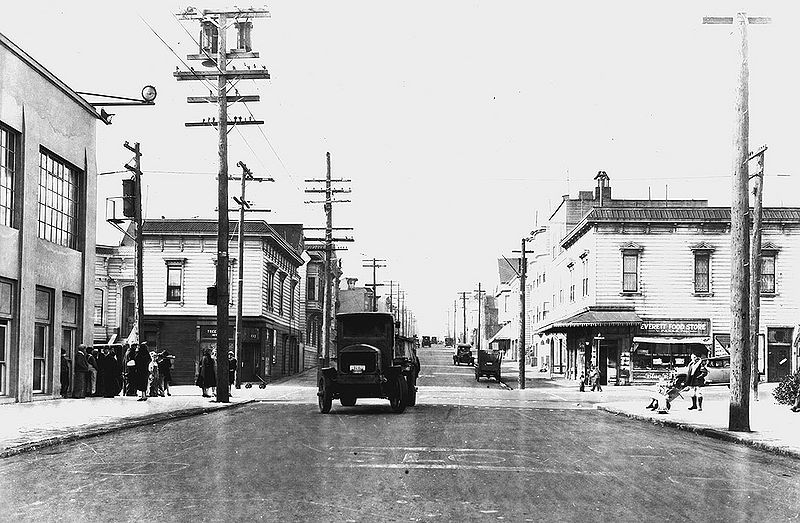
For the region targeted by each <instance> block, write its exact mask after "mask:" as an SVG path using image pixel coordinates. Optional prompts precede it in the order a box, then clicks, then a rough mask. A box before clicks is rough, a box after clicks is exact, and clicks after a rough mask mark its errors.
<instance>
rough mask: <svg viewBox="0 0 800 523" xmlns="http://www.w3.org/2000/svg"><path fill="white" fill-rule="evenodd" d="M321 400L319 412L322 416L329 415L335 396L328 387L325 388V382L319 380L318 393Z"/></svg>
mask: <svg viewBox="0 0 800 523" xmlns="http://www.w3.org/2000/svg"><path fill="white" fill-rule="evenodd" d="M317 397H318V400H319V411H320V412H321V413H322V414H327V413H329V412H330V411H331V407H332V406H333V394H332V393H331V391H330V390H328V387H326V386H325V380H319V391H318V392H317Z"/></svg>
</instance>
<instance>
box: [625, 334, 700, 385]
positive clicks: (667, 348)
mask: <svg viewBox="0 0 800 523" xmlns="http://www.w3.org/2000/svg"><path fill="white" fill-rule="evenodd" d="M692 353H694V354H698V355H700V356H701V357H706V356H707V355H708V350H707V348H706V347H705V345H703V344H701V343H647V342H641V343H639V342H635V343H634V347H633V350H632V351H631V359H632V361H633V378H634V380H637V381H656V380H658V379H659V378H660V377H662V376H665V375H668V374H669V373H670V372H672V371H673V370H675V369H679V368H681V367H685V366H686V365H688V364H689V358H690V356H691V355H692Z"/></svg>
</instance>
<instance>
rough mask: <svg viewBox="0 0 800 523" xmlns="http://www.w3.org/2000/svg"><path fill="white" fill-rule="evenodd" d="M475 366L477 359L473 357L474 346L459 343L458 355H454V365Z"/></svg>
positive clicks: (457, 347)
mask: <svg viewBox="0 0 800 523" xmlns="http://www.w3.org/2000/svg"><path fill="white" fill-rule="evenodd" d="M462 363H466V364H467V365H475V357H474V356H473V355H472V345H470V344H469V343H459V344H458V346H456V353H455V354H453V365H461V364H462Z"/></svg>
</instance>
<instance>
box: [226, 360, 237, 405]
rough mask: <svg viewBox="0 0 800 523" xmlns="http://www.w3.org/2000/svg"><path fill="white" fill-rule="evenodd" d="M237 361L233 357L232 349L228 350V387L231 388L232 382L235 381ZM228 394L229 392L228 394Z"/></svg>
mask: <svg viewBox="0 0 800 523" xmlns="http://www.w3.org/2000/svg"><path fill="white" fill-rule="evenodd" d="M237 364H238V362H237V361H236V358H235V357H234V354H233V351H228V385H229V387H230V389H232V388H233V382H234V381H236V365H237ZM229 395H230V394H229Z"/></svg>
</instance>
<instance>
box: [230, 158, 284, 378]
mask: <svg viewBox="0 0 800 523" xmlns="http://www.w3.org/2000/svg"><path fill="white" fill-rule="evenodd" d="M236 166H237V167H240V168H241V169H242V176H241V177H240V178H238V179H239V180H241V182H242V185H241V193H240V195H239V198H237V197H235V196H234V197H233V201H235V202H236V203H237V204H239V232H238V247H239V266H238V267H237V270H238V275H237V276H238V279H237V282H236V283H237V285H236V286H237V296H236V338H235V344H236V345H235V349H234V354H235V358H236V362H237V365H238V366H239V368H238V369H236V382H235V386H236V388H237V389H240V388H241V387H242V377H241V375H240V374H241V373H240V372H239V371H240V370H241V368H242V344H243V343H244V325H243V323H242V322H243V319H242V312H243V309H244V214H245V212H248V211H250V212H258V211H260V212H269V211H268V210H266V209H252V208H251V207H250V204H251V202H249V201H247V199H246V196H245V193H246V191H247V182H248V181H253V182H274V181H275V180H273V179H272V178H256V177H254V176H253V173H252V172H251V171H250V169H248V168H247V165H245V164H244V162H238V163H237V164H236ZM230 179H231V180H237V178H236V177H234V176H232V177H231V178H230Z"/></svg>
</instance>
